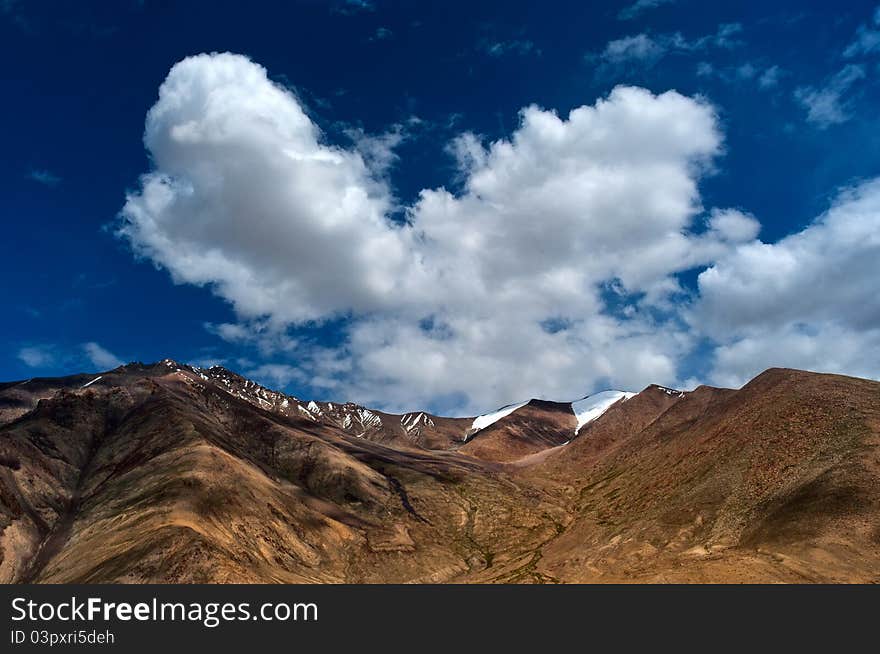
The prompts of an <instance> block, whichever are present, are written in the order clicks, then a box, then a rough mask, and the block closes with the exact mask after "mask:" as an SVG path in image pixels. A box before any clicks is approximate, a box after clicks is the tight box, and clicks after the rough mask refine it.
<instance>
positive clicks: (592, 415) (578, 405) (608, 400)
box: [571, 391, 635, 435]
mask: <svg viewBox="0 0 880 654" xmlns="http://www.w3.org/2000/svg"><path fill="white" fill-rule="evenodd" d="M634 395H635V393H627V392H624V391H602V392H601V393H595V394H593V395H588V396H587V397H585V398H584V399H582V400H577V401H575V402H572V403H571V410H572V411H574V417H575V418H576V419H577V427H575V429H574V433H575V435H577V433H578V432H579V431H580V430H581V427H583V426H584V425H586V424H588V423H591V422H593V421H594V420H595V419H596V418H598V417H599V416H601V415H602V414H603V413H605V412H606V411H607V410H608V409H610V408H611V406H612V405H614V404H616V403H617V402H619V401H621V400H623V401H626V400H628V399H629V398H631V397H632V396H634Z"/></svg>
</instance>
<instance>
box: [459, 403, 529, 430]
mask: <svg viewBox="0 0 880 654" xmlns="http://www.w3.org/2000/svg"><path fill="white" fill-rule="evenodd" d="M526 404H528V401H526V402H520V403H519V404H508V405H507V406H503V407H501V408H500V409H498V410H497V411H493V412H492V413H485V414H483V415H481V416H477V417H476V418H474V422H473V424H471V428H470V430H469V432H468V433H469V434H473V433H475V432H478V431H480V430H481V429H485V428H486V427H488V426H489V425H491V424H494V423H496V422H498V421H499V420H501V419H502V418H503V417H504V416H509V415H510V414H511V413H513V412H514V411H516V410H517V409H519V408H520V407H524V406H525V405H526Z"/></svg>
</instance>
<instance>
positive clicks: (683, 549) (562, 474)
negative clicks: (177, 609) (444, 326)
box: [0, 360, 880, 583]
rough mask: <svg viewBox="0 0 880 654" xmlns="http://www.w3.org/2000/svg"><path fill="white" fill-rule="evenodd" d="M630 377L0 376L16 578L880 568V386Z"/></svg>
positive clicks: (481, 578)
mask: <svg viewBox="0 0 880 654" xmlns="http://www.w3.org/2000/svg"><path fill="white" fill-rule="evenodd" d="M617 398H618V396H613V397H612V399H611V400H610V401H608V402H606V403H605V404H603V405H601V407H600V408H599V409H595V407H593V408H591V410H590V412H585V413H581V414H579V413H578V406H580V404H581V403H578V402H576V403H574V405H572V403H568V402H561V403H560V402H545V401H538V400H532V401H529V402H523V403H522V404H519V405H511V406H510V407H505V408H503V409H501V410H499V411H497V412H495V413H493V414H486V415H485V416H479V417H477V418H444V417H440V416H434V415H431V414H428V413H423V412H415V413H408V414H405V415H392V414H388V413H384V412H381V411H375V410H371V409H368V408H366V407H361V406H358V405H355V404H350V403H333V402H314V401H304V400H300V399H298V398H294V397H291V396H288V395H284V394H282V393H278V392H275V391H271V390H269V389H266V388H264V387H262V386H259V385H258V384H256V383H254V382H253V381H250V380H248V379H245V378H243V377H241V376H239V375H236V374H235V373H232V372H230V371H228V370H225V369H223V368H211V369H200V368H195V367H190V366H185V365H182V364H178V363H176V362H174V361H170V360H165V361H162V362H159V363H156V364H152V365H144V364H129V365H127V366H122V367H120V368H117V369H114V370H112V371H108V372H105V373H102V374H100V375H74V376H71V377H65V378H59V379H32V380H27V381H22V382H12V383H7V384H3V385H0V530H2V531H0V557H2V558H0V581H3V582H5V583H12V582H54V583H71V582H87V583H90V582H172V583H191V582H212V583H226V582H270V583H286V582H318V583H321V582H330V583H338V582H352V583H374V582H428V583H440V582H474V583H499V582H501V583H510V582H529V583H534V582H538V583H543V582H591V583H592V582H662V581H674V582H753V581H766V582H877V581H880V450H878V445H880V383H877V382H873V381H867V380H861V379H853V378H848V377H841V376H834V375H823V374H816V373H807V372H800V371H795V370H781V369H771V370H768V371H767V372H765V373H763V374H762V375H760V376H758V377H757V378H755V379H754V380H753V381H752V382H750V383H749V384H747V385H746V386H745V387H743V388H742V389H741V390H737V391H734V390H728V389H717V388H709V387H700V388H698V389H696V390H694V391H692V392H687V393H684V392H680V391H675V390H673V389H668V388H663V387H659V386H649V387H648V388H646V389H644V390H643V391H641V392H640V393H637V394H620V395H619V398H620V399H617ZM596 406H599V404H596Z"/></svg>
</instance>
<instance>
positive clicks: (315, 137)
mask: <svg viewBox="0 0 880 654" xmlns="http://www.w3.org/2000/svg"><path fill="white" fill-rule="evenodd" d="M356 136H357V138H355V139H354V140H355V143H354V144H353V145H352V147H350V148H344V147H339V146H333V145H331V144H329V143H328V142H327V141H326V140H325V139H324V137H323V135H322V134H321V131H320V129H319V128H318V127H317V126H316V125H315V124H314V122H313V121H312V120H311V119H310V118H309V117H308V116H307V115H306V114H305V112H304V111H303V109H302V107H301V106H300V104H299V102H298V101H297V99H296V97H295V96H294V95H292V94H291V93H290V92H289V91H288V90H287V89H284V88H282V87H279V86H278V85H276V84H274V83H272V82H271V81H270V80H269V79H268V78H267V75H266V71H265V70H264V69H263V68H261V67H260V66H258V65H257V64H255V63H253V62H251V61H250V60H248V59H246V58H244V57H241V56H237V55H231V54H218V55H201V56H197V57H191V58H188V59H186V60H184V61H182V62H180V63H178V64H177V65H175V66H174V67H173V68H172V70H171V72H170V73H169V75H168V78H167V79H166V80H165V82H164V83H163V85H162V87H161V89H160V94H159V100H158V102H157V103H156V105H155V106H154V107H153V108H152V109H151V110H150V112H149V114H148V117H147V128H146V133H145V137H144V140H145V144H146V147H147V148H148V150H149V151H150V153H151V155H152V158H153V161H154V163H155V169H154V170H153V171H152V172H150V173H148V174H147V175H145V176H144V177H143V178H142V186H141V189H140V190H139V191H138V192H136V193H132V194H131V195H130V196H129V197H128V200H127V202H126V205H125V207H124V208H123V210H122V212H121V219H120V220H121V224H120V228H119V230H120V233H121V234H122V235H123V236H124V237H125V238H127V239H128V240H129V241H130V242H131V243H132V246H133V247H134V249H135V250H136V251H137V252H138V253H139V254H140V255H142V256H145V257H148V258H150V259H152V260H153V261H154V262H155V263H156V264H157V265H159V266H161V267H163V268H165V269H167V270H168V271H169V272H170V273H171V275H172V276H173V278H174V279H175V280H177V281H179V282H185V283H194V284H206V285H210V286H211V287H212V288H213V289H214V291H215V292H216V293H217V294H218V295H220V296H221V297H223V298H224V299H226V300H228V301H229V302H230V303H231V304H232V305H233V306H234V308H235V310H236V312H237V314H238V315H239V317H240V322H239V323H238V324H236V325H213V326H212V327H211V329H212V331H214V332H215V333H217V334H218V335H220V336H221V337H224V338H228V340H231V341H235V342H239V343H240V342H242V341H247V340H248V339H252V340H255V341H257V342H258V343H259V344H260V345H261V349H262V352H263V353H264V354H265V353H267V352H271V351H272V350H273V349H274V350H275V351H276V355H275V359H274V360H273V361H271V362H267V363H266V364H264V365H263V366H262V369H263V370H264V373H265V374H266V375H270V373H271V375H274V378H277V379H279V380H280V379H281V377H280V376H279V375H280V374H281V373H283V377H284V378H285V379H293V380H296V381H297V382H298V383H300V384H302V383H307V384H308V385H310V386H311V387H312V389H313V390H314V391H315V392H317V393H322V394H325V395H331V396H334V397H340V398H341V397H346V398H352V399H356V400H359V401H363V402H368V403H371V404H379V405H383V406H386V407H389V408H411V407H417V406H422V407H424V406H428V407H433V408H435V409H442V410H448V411H460V412H469V411H474V410H478V409H485V408H487V407H493V406H496V405H498V404H502V403H506V402H510V401H513V400H517V399H522V398H527V397H532V396H548V397H555V398H560V399H564V398H574V397H578V396H581V395H583V394H585V393H587V392H589V391H592V390H594V389H595V388H597V387H598V386H606V385H616V386H622V387H626V388H639V387H641V386H643V385H645V384H647V383H649V382H660V383H670V384H672V383H676V382H677V381H678V379H679V375H680V374H681V371H680V370H679V362H680V361H681V360H682V357H684V356H685V355H686V354H687V353H688V352H689V351H690V350H691V349H692V348H693V346H694V342H695V339H696V338H697V337H702V336H706V335H707V334H708V335H709V337H710V338H717V339H718V342H719V343H720V344H721V345H722V346H725V345H731V347H733V345H735V343H737V342H738V341H736V340H735V339H737V338H740V337H741V335H740V334H739V333H727V332H723V333H722V331H720V330H716V329H714V328H713V327H710V328H707V330H708V331H707V332H705V333H704V332H703V331H702V328H701V327H700V326H699V325H698V326H697V327H696V328H694V326H693V325H691V326H689V325H688V324H687V323H686V321H685V317H688V318H689V319H690V320H691V321H692V322H693V321H696V320H697V317H698V316H700V317H701V318H700V319H701V320H705V321H706V323H707V325H710V326H711V325H716V323H717V324H722V323H724V322H725V318H724V316H723V315H721V313H723V312H720V311H719V310H718V309H717V307H718V306H719V303H720V304H721V305H723V304H724V302H723V300H716V299H715V296H714V295H713V288H712V280H713V277H719V276H720V277H724V276H725V275H727V276H728V277H730V276H731V275H733V273H730V272H726V271H728V270H729V269H731V268H730V267H733V266H734V265H735V262H736V261H738V257H741V256H742V257H745V256H747V254H743V253H748V252H749V251H750V250H749V248H758V249H760V248H761V247H767V246H763V245H761V244H757V243H755V242H754V239H755V236H756V235H757V233H758V230H759V225H758V223H757V221H756V220H755V219H754V218H752V217H751V216H749V215H747V214H745V213H743V212H741V211H738V210H732V209H714V210H711V211H709V212H706V211H705V210H704V208H703V207H702V204H701V199H700V195H699V190H698V182H699V178H700V176H701V175H702V174H704V173H705V172H706V171H707V170H709V169H710V168H711V164H712V160H713V158H714V157H715V156H716V155H717V154H718V153H719V151H720V148H721V143H722V137H721V134H720V132H719V128H718V122H717V119H716V116H715V112H714V110H713V108H712V107H711V106H710V105H709V104H708V103H706V102H705V101H703V100H701V99H699V98H689V97H685V96H682V95H681V94H678V93H676V92H673V91H670V92H667V93H663V94H660V95H654V94H652V93H650V92H649V91H646V90H644V89H639V88H631V87H618V88H616V89H614V90H613V91H612V92H611V93H610V94H609V95H608V97H606V98H603V99H599V100H597V101H596V102H595V103H594V104H593V105H585V106H582V107H578V108H576V109H574V110H573V111H571V112H570V113H569V114H568V115H567V116H559V115H557V114H556V113H555V112H553V111H549V110H546V109H542V108H539V107H537V106H531V107H527V108H525V109H523V110H522V112H521V115H520V124H519V127H518V128H517V129H516V130H515V131H514V133H513V134H512V135H511V136H510V137H509V138H506V139H501V140H498V141H495V142H493V143H485V142H484V140H483V139H481V138H480V137H479V136H478V135H474V134H470V133H464V134H461V135H460V136H459V137H457V138H456V139H455V140H454V141H453V144H452V146H451V148H450V149H451V151H452V152H454V154H455V156H456V157H457V160H458V165H459V168H460V175H461V179H462V180H463V182H464V183H463V186H462V190H461V191H460V192H458V193H452V192H450V191H448V190H446V189H444V188H436V189H425V190H423V191H422V192H421V194H420V195H419V197H418V199H417V201H416V202H415V203H414V204H413V205H412V206H410V207H406V208H405V209H406V221H405V222H403V223H401V222H399V221H398V222H394V221H392V220H391V219H389V217H388V216H389V214H390V213H391V211H392V209H396V208H397V207H395V206H394V200H393V198H392V194H391V192H390V190H389V188H388V185H387V183H386V181H384V179H383V178H382V174H383V172H384V170H385V168H387V163H389V162H393V161H394V160H395V159H394V155H393V153H392V152H391V148H393V145H394V143H396V141H395V140H394V139H390V140H389V139H382V138H378V140H377V139H375V138H373V137H370V136H369V135H365V134H363V133H359V134H357V135H356ZM370 139H372V140H370ZM365 140H366V141H369V142H370V143H372V144H374V145H375V144H382V148H383V152H382V156H381V157H379V159H378V160H379V161H381V162H385V164H384V165H376V158H375V157H373V156H372V155H370V156H369V157H368V158H367V159H366V160H365V158H364V155H363V154H362V153H364V152H365V148H364V147H363V143H364V142H365ZM713 264H714V267H713V268H711V270H710V271H709V272H707V273H705V275H704V277H701V288H703V289H704V293H705V298H704V299H702V300H700V301H698V303H697V306H696V307H694V310H693V311H692V312H690V313H689V314H687V316H685V314H683V313H682V310H681V306H682V302H681V300H682V298H684V297H685V296H686V294H685V293H684V291H683V290H682V289H681V288H680V286H679V282H678V277H677V275H678V273H680V272H682V271H685V270H689V269H693V268H695V267H706V266H711V265H713ZM715 288H717V289H720V288H721V286H720V285H716V286H715ZM719 293H720V294H722V295H723V291H720V290H719ZM719 297H720V296H719ZM339 316H343V317H344V318H345V322H344V325H345V326H344V329H343V332H344V333H343V339H342V344H341V345H339V346H334V347H332V348H329V347H325V346H321V345H315V344H314V342H313V341H312V340H311V339H310V338H308V337H307V336H306V337H302V331H303V329H305V328H304V327H303V326H304V325H308V324H311V323H312V321H321V320H324V319H328V318H332V317H339ZM728 322H729V321H728ZM781 324H784V325H787V324H788V323H781ZM291 326H292V327H298V328H299V330H300V334H299V335H298V337H297V338H296V339H291V338H289V337H288V336H286V335H285V329H287V328H288V327H291ZM724 339H727V340H724ZM731 339H733V340H731ZM310 343H311V344H310ZM273 344H274V345H273ZM277 344H284V347H278V346H277ZM734 354H735V353H734ZM734 354H732V355H731V356H734ZM266 365H270V366H273V367H272V368H271V370H270V369H269V368H267V367H266ZM259 369H260V368H257V370H258V371H259Z"/></svg>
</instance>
